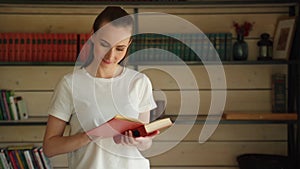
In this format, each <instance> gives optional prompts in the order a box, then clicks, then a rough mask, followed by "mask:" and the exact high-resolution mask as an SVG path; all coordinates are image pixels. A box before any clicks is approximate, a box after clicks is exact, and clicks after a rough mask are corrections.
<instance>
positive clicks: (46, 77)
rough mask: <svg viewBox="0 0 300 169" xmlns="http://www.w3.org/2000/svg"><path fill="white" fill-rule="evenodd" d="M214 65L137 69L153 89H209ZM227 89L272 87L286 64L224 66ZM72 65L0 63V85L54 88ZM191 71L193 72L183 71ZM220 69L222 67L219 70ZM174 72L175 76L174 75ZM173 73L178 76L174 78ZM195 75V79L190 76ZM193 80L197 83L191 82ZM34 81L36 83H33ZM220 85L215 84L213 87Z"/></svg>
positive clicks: (2, 86) (33, 88) (19, 88)
mask: <svg viewBox="0 0 300 169" xmlns="http://www.w3.org/2000/svg"><path fill="white" fill-rule="evenodd" d="M214 67H215V66H213V65H209V66H206V67H205V66H202V65H196V66H192V65H190V66H189V67H184V66H175V65H173V66H170V65H169V66H167V65H163V66H160V65H155V66H153V65H151V66H139V67H138V70H139V71H142V72H143V73H145V74H146V75H147V76H149V78H150V79H151V81H152V83H153V88H154V89H178V88H179V87H178V84H177V82H176V80H177V81H180V82H181V83H180V85H181V86H180V87H181V89H197V88H199V89H211V82H210V80H209V74H208V73H207V71H206V69H208V70H213V69H214ZM223 68H224V73H225V75H226V82H227V88H229V89H246V88H247V89H249V88H252V89H253V88H254V89H258V88H262V89H265V88H271V78H270V77H271V75H272V74H273V73H287V65H281V64H280V65H224V66H223ZM72 70H73V67H72V66H18V67H16V66H1V67H0V78H1V79H6V80H5V81H3V82H2V83H1V84H0V88H7V89H14V90H53V88H54V87H55V85H56V83H57V82H58V81H59V79H60V78H61V77H62V76H63V75H65V74H67V73H69V72H72ZM190 71H192V72H193V73H194V74H190V75H189V74H184V73H188V72H190ZM220 71H222V68H221V70H220ZM175 75H176V76H175ZM172 76H175V77H176V78H178V79H174V77H172ZM211 76H212V78H214V79H215V83H219V82H221V81H223V80H222V77H221V76H220V75H217V76H216V77H214V75H211ZM191 78H194V79H191ZM194 80H196V82H197V85H193V84H194ZM34 82H36V83H34ZM221 87H222V86H218V85H216V87H215V88H218V89H219V88H221Z"/></svg>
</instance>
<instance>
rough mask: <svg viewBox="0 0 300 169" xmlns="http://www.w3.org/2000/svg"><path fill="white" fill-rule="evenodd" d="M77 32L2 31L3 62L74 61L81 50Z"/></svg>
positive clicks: (1, 49)
mask: <svg viewBox="0 0 300 169" xmlns="http://www.w3.org/2000/svg"><path fill="white" fill-rule="evenodd" d="M82 36H88V34H76V33H0V61H2V62H74V61H76V58H77V54H78V52H79V49H78V45H79V44H78V43H79V41H78V40H79V39H80V37H81V38H82Z"/></svg>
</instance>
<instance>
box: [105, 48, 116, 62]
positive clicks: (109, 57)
mask: <svg viewBox="0 0 300 169" xmlns="http://www.w3.org/2000/svg"><path fill="white" fill-rule="evenodd" d="M114 54H115V52H114V50H113V49H110V50H109V51H108V52H107V54H106V59H109V60H112V59H113V58H114Z"/></svg>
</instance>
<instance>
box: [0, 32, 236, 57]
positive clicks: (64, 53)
mask: <svg viewBox="0 0 300 169" xmlns="http://www.w3.org/2000/svg"><path fill="white" fill-rule="evenodd" d="M90 36H91V34H89V33H82V34H76V33H0V61H1V62H75V61H76V59H77V56H78V54H79V53H80V50H81V49H82V48H83V46H84V44H85V43H86V41H87V40H88V39H89V38H90ZM158 49H159V50H158ZM231 50H232V34H231V33H209V34H204V33H185V34H165V35H164V34H153V33H146V34H137V35H135V36H134V37H133V43H132V45H131V46H130V49H129V54H132V55H131V56H132V58H131V61H174V60H176V59H178V58H179V59H181V60H183V61H201V60H202V61H203V60H205V61H216V60H219V59H220V60H222V61H227V60H230V58H231Z"/></svg>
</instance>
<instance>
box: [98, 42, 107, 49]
mask: <svg viewBox="0 0 300 169" xmlns="http://www.w3.org/2000/svg"><path fill="white" fill-rule="evenodd" d="M100 45H101V46H103V47H106V48H107V47H109V45H108V44H106V43H104V42H100Z"/></svg>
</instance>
